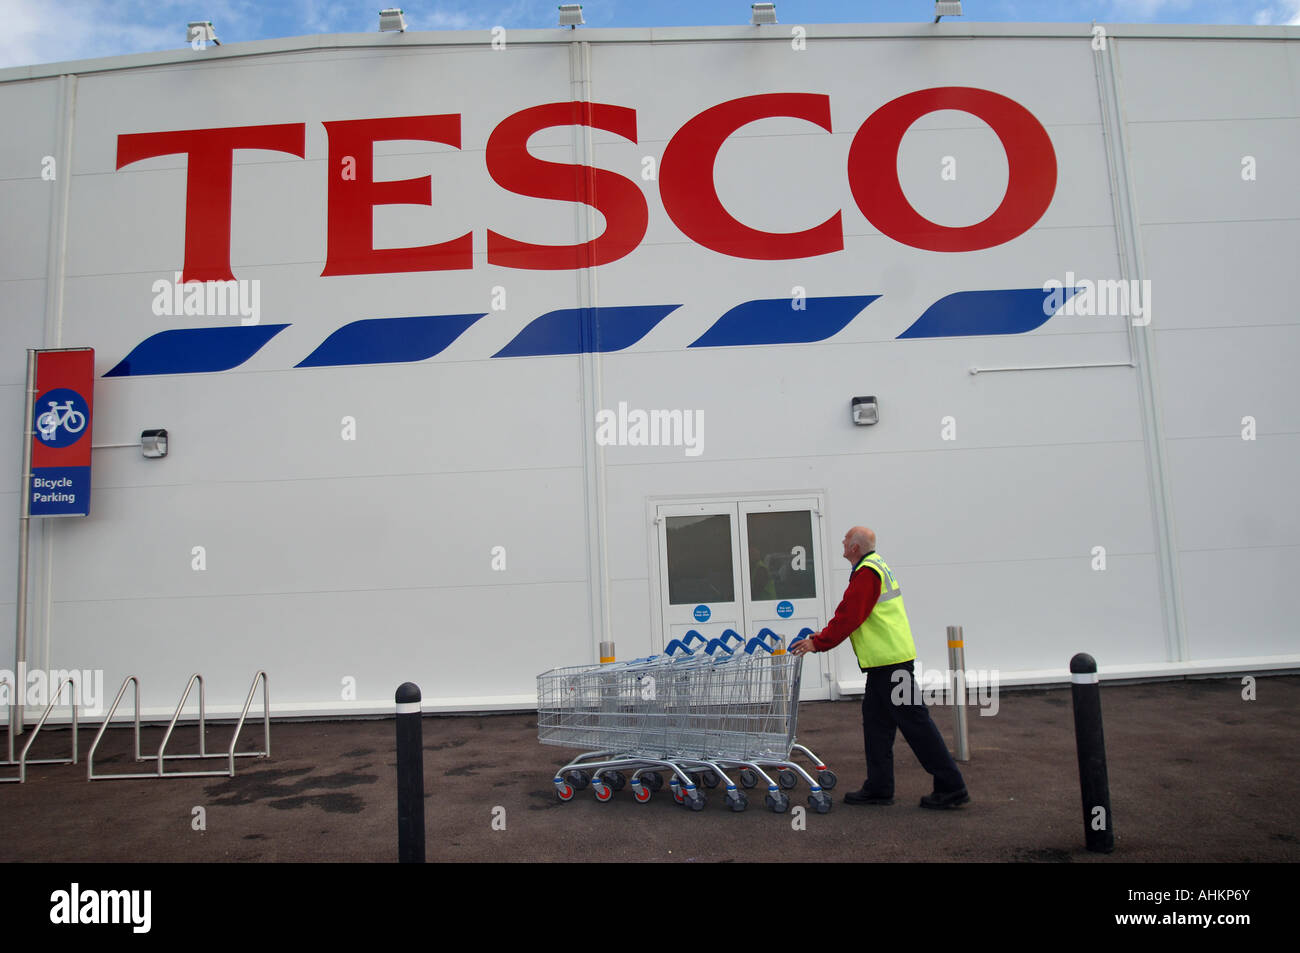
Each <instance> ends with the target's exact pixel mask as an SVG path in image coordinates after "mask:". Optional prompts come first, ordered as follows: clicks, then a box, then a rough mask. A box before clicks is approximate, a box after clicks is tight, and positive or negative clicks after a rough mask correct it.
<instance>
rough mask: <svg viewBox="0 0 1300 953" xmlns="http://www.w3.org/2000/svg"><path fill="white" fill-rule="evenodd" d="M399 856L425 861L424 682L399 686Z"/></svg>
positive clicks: (403, 859)
mask: <svg viewBox="0 0 1300 953" xmlns="http://www.w3.org/2000/svg"><path fill="white" fill-rule="evenodd" d="M396 701H397V860H398V862H399V863H402V864H422V863H424V728H423V725H422V723H421V721H420V686H419V685H416V684H414V683H413V682H404V683H403V684H402V685H399V686H398V688H397V695H396Z"/></svg>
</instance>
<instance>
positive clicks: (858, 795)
mask: <svg viewBox="0 0 1300 953" xmlns="http://www.w3.org/2000/svg"><path fill="white" fill-rule="evenodd" d="M844 803H845V804H893V803H894V796H893V795H892V794H873V793H872V792H870V791H868V790H867V789H866V788H863V789H862V790H860V791H850V792H849V793H848V794H846V795H844Z"/></svg>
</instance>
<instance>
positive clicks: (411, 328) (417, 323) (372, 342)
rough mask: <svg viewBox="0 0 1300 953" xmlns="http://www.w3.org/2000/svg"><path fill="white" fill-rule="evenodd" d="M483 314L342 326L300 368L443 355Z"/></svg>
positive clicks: (367, 321)
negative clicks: (448, 346)
mask: <svg viewBox="0 0 1300 953" xmlns="http://www.w3.org/2000/svg"><path fill="white" fill-rule="evenodd" d="M485 314H486V312H484V313H482V314H431V315H424V316H422V317H412V318H365V319H363V320H361V321H352V322H351V323H349V324H345V325H343V327H341V328H339V329H338V330H337V331H335V332H334V333H333V334H331V335H330V336H329V337H327V338H326V339H325V340H324V341H322V342H321V343H320V345H319V346H318V347H317V348H316V350H314V351H312V352H311V353H310V354H308V355H307V356H306V357H305V358H303V359H302V360H301V361H299V362H298V364H297V366H298V367H342V366H345V365H351V364H399V363H403V362H407V361H423V360H425V359H426V358H430V357H433V356H434V355H435V354H440V353H442V351H443V350H445V349H446V347H447V345H449V344H451V342H452V341H454V340H456V338H458V337H460V336H461V335H462V334H464V333H465V332H466V331H467V330H468V329H469V327H470V325H472V324H473V323H474V322H475V321H477V320H478V319H479V318H481V317H484V315H485Z"/></svg>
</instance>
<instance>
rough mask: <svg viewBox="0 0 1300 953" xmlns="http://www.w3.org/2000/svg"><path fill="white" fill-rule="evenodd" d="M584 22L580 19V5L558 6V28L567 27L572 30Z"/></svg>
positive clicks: (566, 4)
mask: <svg viewBox="0 0 1300 953" xmlns="http://www.w3.org/2000/svg"><path fill="white" fill-rule="evenodd" d="M586 22H587V21H586V20H584V19H583V18H582V4H581V3H562V4H560V26H567V27H568V28H569V29H570V30H572V29H573V28H574V27H579V26H582V25H583V24H584V23H586Z"/></svg>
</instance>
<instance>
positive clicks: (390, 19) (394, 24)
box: [379, 7, 406, 33]
mask: <svg viewBox="0 0 1300 953" xmlns="http://www.w3.org/2000/svg"><path fill="white" fill-rule="evenodd" d="M379 32H380V33H405V32H406V17H404V16H402V11H401V10H399V9H398V8H397V7H389V8H388V9H387V10H380V11H379Z"/></svg>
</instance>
